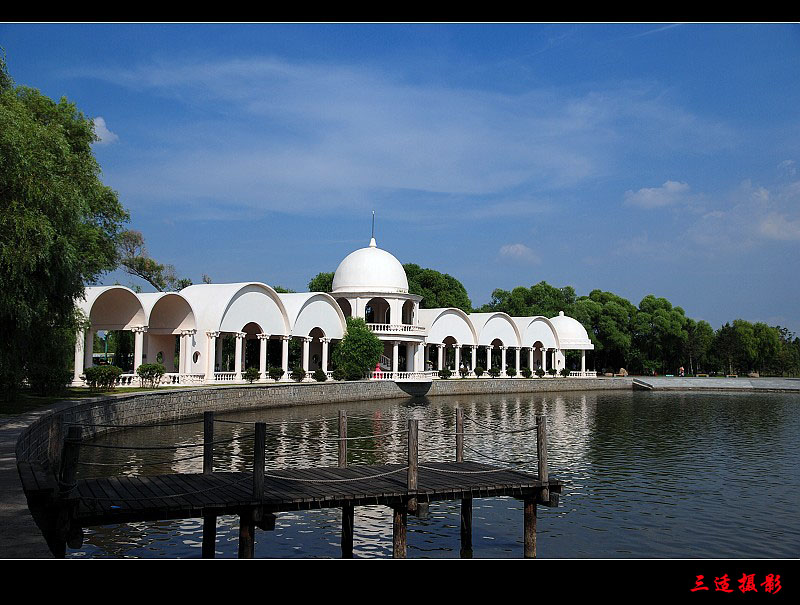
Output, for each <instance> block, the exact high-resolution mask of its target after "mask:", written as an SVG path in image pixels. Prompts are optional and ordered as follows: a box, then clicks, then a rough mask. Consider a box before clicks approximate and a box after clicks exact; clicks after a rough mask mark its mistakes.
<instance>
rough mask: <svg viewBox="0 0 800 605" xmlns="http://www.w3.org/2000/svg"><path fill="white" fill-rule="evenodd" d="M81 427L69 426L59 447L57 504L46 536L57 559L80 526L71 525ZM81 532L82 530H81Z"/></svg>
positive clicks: (64, 552)
mask: <svg viewBox="0 0 800 605" xmlns="http://www.w3.org/2000/svg"><path fill="white" fill-rule="evenodd" d="M82 435H83V429H82V428H81V427H79V426H70V427H69V428H68V429H67V436H66V438H65V439H64V446H63V448H62V449H61V464H60V467H59V472H58V504H57V508H56V511H57V512H56V514H55V524H54V526H53V527H54V532H53V534H52V537H50V538H47V543H48V546H49V547H50V551H51V552H52V553H53V556H55V557H56V558H57V559H63V558H64V557H65V556H66V555H67V541H70V542H72V541H73V538H74V536H75V535H77V534H78V533H79V530H80V528H73V527H72V519H73V517H74V516H75V507H76V505H77V502H78V500H77V499H76V498H75V494H73V491H74V490H75V486H76V484H77V474H78V458H79V456H80V449H81V437H82ZM81 534H82V532H81Z"/></svg>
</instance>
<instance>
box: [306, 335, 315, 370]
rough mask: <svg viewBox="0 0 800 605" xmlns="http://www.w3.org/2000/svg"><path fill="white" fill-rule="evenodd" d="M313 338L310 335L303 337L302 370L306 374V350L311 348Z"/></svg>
mask: <svg viewBox="0 0 800 605" xmlns="http://www.w3.org/2000/svg"><path fill="white" fill-rule="evenodd" d="M312 340H314V338H313V337H312V336H304V337H303V370H304V371H305V373H306V374H308V351H309V349H310V348H311V347H310V345H311V341H312Z"/></svg>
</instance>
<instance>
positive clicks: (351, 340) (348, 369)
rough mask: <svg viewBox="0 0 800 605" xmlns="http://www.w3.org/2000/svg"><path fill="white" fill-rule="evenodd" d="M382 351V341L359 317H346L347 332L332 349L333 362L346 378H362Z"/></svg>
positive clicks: (372, 367) (372, 368) (373, 367)
mask: <svg viewBox="0 0 800 605" xmlns="http://www.w3.org/2000/svg"><path fill="white" fill-rule="evenodd" d="M382 353H383V342H381V340H380V339H379V338H378V337H377V336H375V333H374V332H373V331H372V330H370V329H369V327H367V323H366V322H365V321H364V320H363V319H361V318H360V317H348V318H347V332H346V333H345V335H344V338H342V340H341V341H339V344H338V346H337V347H336V349H335V350H334V351H333V363H334V365H335V366H336V367H337V368H342V370H344V373H345V376H346V377H347V379H348V380H362V379H363V378H364V376H365V375H366V374H367V373H368V372H371V371H373V370H374V369H375V366H376V365H378V361H379V360H380V358H381V354H382Z"/></svg>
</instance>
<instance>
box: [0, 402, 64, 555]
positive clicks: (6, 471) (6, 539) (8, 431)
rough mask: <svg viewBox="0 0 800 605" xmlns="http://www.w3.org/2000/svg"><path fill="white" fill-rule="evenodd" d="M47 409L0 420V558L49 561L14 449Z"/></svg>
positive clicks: (48, 409)
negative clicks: (18, 440)
mask: <svg viewBox="0 0 800 605" xmlns="http://www.w3.org/2000/svg"><path fill="white" fill-rule="evenodd" d="M49 411H50V408H45V409H43V410H40V411H36V412H30V413H28V414H24V415H22V416H17V417H13V418H4V419H0V558H3V559H52V558H53V555H52V554H51V553H50V549H49V548H48V547H47V543H46V542H45V539H44V537H43V536H42V532H41V531H40V530H39V527H38V526H37V525H36V522H35V521H34V520H33V517H32V516H31V512H30V511H29V510H28V501H27V499H26V498H25V493H24V492H23V491H22V482H21V481H20V479H19V472H18V471H17V456H16V452H15V450H16V445H17V438H18V437H19V435H20V433H21V432H22V431H23V430H24V429H25V427H27V426H28V425H29V424H31V423H32V422H34V421H35V420H37V419H38V418H40V417H41V416H43V415H44V414H47V413H48V412H49Z"/></svg>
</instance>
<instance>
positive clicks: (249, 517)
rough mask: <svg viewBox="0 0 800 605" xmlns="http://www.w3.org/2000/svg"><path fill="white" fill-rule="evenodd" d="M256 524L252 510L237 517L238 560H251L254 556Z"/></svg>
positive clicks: (245, 511) (249, 509)
mask: <svg viewBox="0 0 800 605" xmlns="http://www.w3.org/2000/svg"><path fill="white" fill-rule="evenodd" d="M255 533H256V524H255V522H254V521H253V509H251V508H248V509H247V510H244V511H242V513H241V514H240V515H239V558H240V559H252V558H253V557H254V556H255V546H256V541H255Z"/></svg>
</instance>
